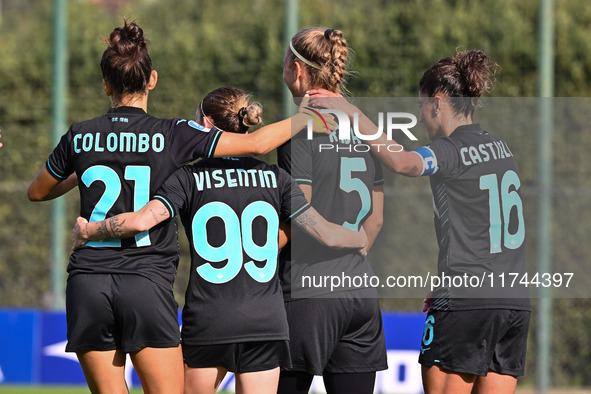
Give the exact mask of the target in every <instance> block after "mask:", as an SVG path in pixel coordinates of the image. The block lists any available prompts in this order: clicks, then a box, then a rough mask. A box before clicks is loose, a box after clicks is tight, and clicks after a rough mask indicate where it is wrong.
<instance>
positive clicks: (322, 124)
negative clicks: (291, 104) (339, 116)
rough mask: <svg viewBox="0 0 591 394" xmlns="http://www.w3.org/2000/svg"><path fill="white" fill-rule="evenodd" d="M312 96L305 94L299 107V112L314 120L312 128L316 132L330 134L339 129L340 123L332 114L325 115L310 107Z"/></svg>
mask: <svg viewBox="0 0 591 394" xmlns="http://www.w3.org/2000/svg"><path fill="white" fill-rule="evenodd" d="M309 101H310V96H309V95H307V94H306V95H305V96H304V98H303V99H302V102H301V103H300V107H299V108H298V113H300V114H305V115H307V116H309V117H310V118H311V120H312V122H311V123H312V130H313V131H314V132H315V133H323V134H330V133H332V132H333V131H334V130H336V129H337V127H338V123H337V122H336V121H335V120H334V119H333V117H332V116H323V115H322V114H321V113H320V112H319V111H317V110H315V109H314V108H312V107H310V104H309Z"/></svg>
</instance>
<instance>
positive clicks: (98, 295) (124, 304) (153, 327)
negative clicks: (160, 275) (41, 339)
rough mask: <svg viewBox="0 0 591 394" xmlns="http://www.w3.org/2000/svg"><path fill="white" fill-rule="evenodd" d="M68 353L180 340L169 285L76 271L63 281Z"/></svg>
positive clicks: (129, 348) (127, 349)
mask: <svg viewBox="0 0 591 394" xmlns="http://www.w3.org/2000/svg"><path fill="white" fill-rule="evenodd" d="M66 317H67V322H68V330H67V331H68V333H67V337H68V344H67V346H66V351H67V352H78V351H85V350H100V351H105V350H115V349H120V350H122V351H124V352H126V353H128V352H135V351H138V350H141V349H143V348H146V347H154V348H168V347H177V346H179V344H180V336H181V335H180V329H179V323H178V304H177V302H176V300H175V299H174V295H173V293H172V290H167V289H164V288H162V287H161V286H158V285H157V284H155V283H154V282H152V281H151V280H149V279H147V278H145V277H143V276H140V275H134V274H76V275H73V276H71V277H69V278H68V284H67V286H66Z"/></svg>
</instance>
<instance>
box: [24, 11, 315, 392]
mask: <svg viewBox="0 0 591 394" xmlns="http://www.w3.org/2000/svg"><path fill="white" fill-rule="evenodd" d="M147 45H148V41H147V40H146V39H145V37H144V35H143V30H142V29H141V27H140V26H138V25H137V24H135V23H133V22H131V23H128V22H127V21H125V22H124V25H123V26H122V27H118V28H116V29H114V30H113V32H112V33H111V34H110V36H109V38H108V39H107V48H106V49H105V51H104V53H103V56H102V59H101V64H100V65H101V70H102V73H103V85H104V89H105V92H106V94H107V96H109V97H110V98H111V104H112V108H111V109H110V110H109V111H108V112H107V113H106V114H105V115H103V116H99V117H97V118H94V119H90V120H87V121H83V122H77V123H74V124H72V125H71V126H70V129H69V130H68V131H67V133H66V134H64V136H63V137H62V138H61V141H60V142H59V144H58V145H57V147H56V148H55V149H54V151H53V153H52V154H51V156H50V157H49V160H47V162H46V164H45V165H44V166H43V167H42V168H41V170H40V171H39V173H38V174H37V176H36V177H35V179H34V180H33V181H32V183H31V185H30V186H29V190H28V197H29V199H30V200H32V201H40V200H47V199H51V198H55V197H57V196H59V195H61V194H63V193H64V192H67V191H68V190H70V189H71V188H72V187H74V186H75V185H76V184H78V185H79V192H80V205H81V207H80V216H82V217H84V218H86V219H88V220H89V221H91V222H94V221H100V220H102V219H105V218H108V217H111V216H114V215H116V214H118V213H121V212H128V211H136V210H139V209H140V208H142V207H143V206H144V205H145V204H146V203H147V202H148V201H149V200H150V198H151V197H152V196H153V195H154V193H155V192H156V190H158V188H159V187H160V185H161V184H162V183H163V182H164V180H165V179H167V178H168V176H169V175H170V174H172V173H173V172H174V171H175V170H176V169H177V168H179V167H180V166H182V165H183V164H186V163H188V162H190V161H193V160H195V159H197V158H200V157H213V156H218V157H219V156H231V155H254V154H261V153H265V152H268V151H270V150H272V149H274V148H276V147H277V146H279V145H280V144H282V143H284V142H285V141H287V140H288V139H289V138H290V137H291V136H292V130H293V133H295V132H299V131H300V130H301V129H303V128H305V127H306V125H307V119H308V116H307V115H305V114H303V113H298V114H297V115H295V116H293V117H292V118H290V119H286V120H284V121H281V122H278V123H274V124H272V125H268V126H266V127H263V128H261V129H259V130H257V131H255V132H254V133H252V134H235V133H224V132H222V130H220V129H218V128H215V127H214V128H211V129H209V128H207V127H204V126H202V125H200V124H198V123H196V122H195V121H187V120H185V119H179V118H173V119H159V118H154V117H152V116H150V115H149V114H147V107H148V94H149V91H150V90H152V89H154V87H155V86H156V83H157V79H158V74H157V72H156V71H155V70H154V69H153V68H152V62H151V59H150V56H149V54H148V50H147ZM176 232H177V228H176V222H175V221H174V220H170V221H167V222H166V223H163V224H162V225H161V226H158V227H156V228H154V229H152V230H150V231H149V232H144V233H142V234H138V235H137V236H136V237H135V238H131V239H126V240H107V241H105V242H89V243H88V244H87V245H85V246H84V247H82V248H80V249H78V250H76V251H75V252H74V253H73V254H72V255H71V257H70V262H69V265H68V269H67V270H68V273H69V276H68V282H67V288H66V313H67V321H68V333H67V337H68V344H67V346H66V351H68V352H76V354H77V356H78V359H79V360H80V364H81V365H82V369H83V370H84V374H85V377H86V380H87V382H88V385H89V387H90V389H91V391H92V392H93V393H124V392H125V393H126V392H127V386H126V383H125V380H124V366H125V355H126V354H127V353H129V354H130V356H131V360H132V362H133V363H134V366H135V369H136V371H137V372H138V375H139V377H140V380H141V382H142V385H143V388H144V390H146V392H150V393H166V394H170V393H180V392H182V390H183V362H182V354H181V348H180V345H179V343H180V336H179V326H178V320H177V309H178V305H177V303H176V301H175V299H174V296H173V292H172V287H173V281H174V277H175V274H176V269H177V264H178V257H179V256H178V240H177V235H176Z"/></svg>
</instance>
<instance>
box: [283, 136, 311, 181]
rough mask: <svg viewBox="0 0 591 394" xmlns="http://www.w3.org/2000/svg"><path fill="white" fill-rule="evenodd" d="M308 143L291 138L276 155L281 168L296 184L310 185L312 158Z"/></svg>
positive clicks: (301, 139)
mask: <svg viewBox="0 0 591 394" xmlns="http://www.w3.org/2000/svg"><path fill="white" fill-rule="evenodd" d="M312 151H313V150H312V147H311V145H310V141H308V140H307V139H305V138H301V137H298V136H296V137H294V138H292V139H291V140H290V141H289V143H287V144H284V145H283V146H282V151H281V152H280V154H278V155H277V157H278V162H279V165H280V166H281V168H283V169H285V170H286V171H288V172H289V174H290V175H291V176H292V177H293V178H294V180H295V181H296V182H297V183H305V184H310V185H311V184H312V176H313V174H314V172H313V158H312Z"/></svg>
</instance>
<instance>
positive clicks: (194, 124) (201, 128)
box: [188, 120, 211, 133]
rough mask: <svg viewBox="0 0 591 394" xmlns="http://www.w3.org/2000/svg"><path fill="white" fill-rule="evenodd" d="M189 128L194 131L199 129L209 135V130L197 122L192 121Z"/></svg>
mask: <svg viewBox="0 0 591 394" xmlns="http://www.w3.org/2000/svg"><path fill="white" fill-rule="evenodd" d="M188 125H189V126H191V127H192V128H194V129H197V130H199V131H203V132H204V133H209V130H211V129H208V128H207V127H205V126H202V125H200V124H199V123H197V122H195V121H194V120H190V121H189V123H188Z"/></svg>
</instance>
